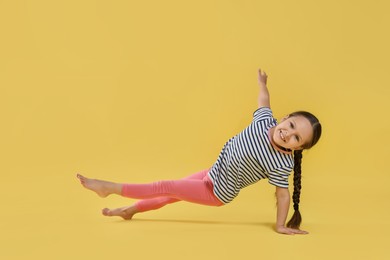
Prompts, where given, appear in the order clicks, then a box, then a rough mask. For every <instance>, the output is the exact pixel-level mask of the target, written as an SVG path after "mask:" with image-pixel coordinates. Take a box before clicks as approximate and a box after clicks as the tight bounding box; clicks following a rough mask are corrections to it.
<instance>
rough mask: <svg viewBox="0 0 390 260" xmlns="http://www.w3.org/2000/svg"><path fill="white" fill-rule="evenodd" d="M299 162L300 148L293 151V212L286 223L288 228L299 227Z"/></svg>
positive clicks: (300, 219) (300, 218) (300, 217)
mask: <svg viewBox="0 0 390 260" xmlns="http://www.w3.org/2000/svg"><path fill="white" fill-rule="evenodd" d="M301 162H302V150H296V151H294V192H293V196H292V198H293V202H294V214H293V216H292V217H291V219H290V221H289V222H288V223H287V227H289V228H299V226H300V225H301V222H302V216H301V213H300V212H299V200H300V196H301V188H302V186H301Z"/></svg>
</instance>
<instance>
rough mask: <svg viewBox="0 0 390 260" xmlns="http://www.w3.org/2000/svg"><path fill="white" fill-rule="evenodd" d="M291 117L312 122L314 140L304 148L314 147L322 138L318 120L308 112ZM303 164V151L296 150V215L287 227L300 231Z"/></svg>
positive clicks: (294, 199) (294, 200)
mask: <svg viewBox="0 0 390 260" xmlns="http://www.w3.org/2000/svg"><path fill="white" fill-rule="evenodd" d="M290 116H303V117H305V118H306V119H308V120H309V121H310V124H311V126H312V127H313V138H312V140H311V142H310V143H307V144H305V145H304V146H303V147H302V148H303V149H309V148H311V147H312V146H314V145H315V144H316V143H317V142H318V140H319V139H320V137H321V133H322V127H321V124H320V122H319V121H318V119H317V118H316V117H315V116H314V115H313V114H311V113H309V112H306V111H298V112H294V113H292V114H290ZM301 163H302V150H294V192H293V195H292V199H293V203H294V214H293V216H292V217H291V219H290V221H289V222H288V223H287V227H289V228H296V229H298V228H299V226H300V225H301V222H302V216H301V213H300V212H299V202H300V196H301V188H302V186H301Z"/></svg>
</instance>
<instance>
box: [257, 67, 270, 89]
mask: <svg viewBox="0 0 390 260" xmlns="http://www.w3.org/2000/svg"><path fill="white" fill-rule="evenodd" d="M267 78H268V76H267V74H265V72H264V71H261V69H259V77H258V79H259V84H260V85H267Z"/></svg>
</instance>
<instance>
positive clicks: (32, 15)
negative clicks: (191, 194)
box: [0, 0, 390, 259]
mask: <svg viewBox="0 0 390 260" xmlns="http://www.w3.org/2000/svg"><path fill="white" fill-rule="evenodd" d="M389 7H390V5H389V3H388V1H361V0H358V1H348V0H330V1H308V0H298V1H260V0H257V1H255V0H252V1H249V0H246V1H223V0H219V1H209V0H208V1H207V0H201V1H179V0H176V1H173V0H167V1H1V2H0V32H1V38H0V113H1V122H2V124H1V125H2V127H1V129H0V136H1V137H0V139H1V149H0V153H1V154H0V156H1V163H0V173H1V186H2V187H1V189H0V198H1V205H2V209H1V214H0V230H1V234H2V235H1V236H0V248H1V249H0V258H1V259H35V258H38V257H40V258H41V259H70V258H72V259H82V258H86V259H92V257H93V258H94V259H103V258H104V259H107V257H124V256H125V257H128V258H129V259H130V258H131V257H140V256H142V255H143V257H144V258H141V259H156V258H158V257H159V258H160V259H199V258H200V257H202V258H203V259H212V258H215V257H217V256H218V254H219V255H220V256H223V257H225V259H237V257H241V256H243V255H244V256H245V258H244V259H255V258H256V259H259V258H267V259H286V258H287V257H290V259H298V255H299V259H313V258H315V259H330V258H333V259H341V258H345V257H349V258H351V259H352V258H354V259H388V257H389V253H388V250H386V248H385V247H386V246H387V244H388V241H387V240H388V233H389V231H390V224H389V221H388V220H389V218H390V211H389V207H388V199H389V195H390V192H389V188H388V181H389V180H390V177H389V170H388V166H387V165H386V163H385V162H386V161H387V159H388V158H387V155H388V149H387V148H388V147H390V141H389V140H390V139H389V138H388V133H389V132H390V123H389V120H388V112H389V108H390V106H389V101H388V100H389V97H390V95H389V94H390V90H389V89H390V87H389V83H390V81H389V78H388V70H389V68H390V66H389V58H390V55H389V54H390V52H389V46H390V42H389V33H388V30H389V25H390V19H389V16H388V13H389ZM259 67H261V68H262V69H264V70H265V71H266V72H267V73H268V75H269V79H268V83H269V84H268V85H269V89H270V93H271V106H272V108H273V110H274V114H275V116H276V117H278V118H281V117H283V116H284V115H285V114H287V113H289V112H292V111H295V110H300V109H304V110H308V111H311V112H312V113H314V114H316V115H317V116H318V117H319V118H320V120H321V121H322V124H323V138H322V139H321V140H320V142H319V144H318V145H317V146H316V147H314V148H313V149H312V150H310V151H308V152H305V153H304V161H303V171H304V173H303V174H304V179H303V184H302V185H303V190H302V198H301V199H302V203H301V208H302V214H303V217H304V223H303V226H302V228H303V229H306V230H308V231H309V232H311V234H310V235H308V236H301V237H287V236H282V235H278V234H276V233H275V232H273V231H272V229H271V223H273V222H274V219H275V206H274V203H275V199H274V197H273V188H272V187H270V185H268V184H267V182H266V181H262V182H260V183H259V184H256V185H254V186H251V187H249V188H247V189H245V190H244V191H242V194H241V195H240V196H239V197H238V198H237V200H236V201H234V202H233V203H232V204H231V205H228V206H226V207H223V208H218V209H216V208H210V207H202V206H198V205H192V204H186V203H180V204H177V205H171V206H169V207H166V208H164V209H162V210H160V211H155V212H150V213H145V214H144V215H138V216H137V217H136V218H135V220H134V221H132V222H124V221H119V220H118V219H113V218H105V217H102V216H101V215H100V213H99V210H100V209H101V208H103V207H105V206H108V207H118V206H121V205H126V204H129V203H132V202H133V201H131V200H128V199H124V198H118V197H110V198H107V199H105V200H102V199H100V198H98V197H97V196H96V195H95V194H92V193H91V192H89V191H86V190H84V189H82V188H81V186H80V185H79V184H78V182H77V180H76V179H75V174H76V173H77V172H80V173H83V174H85V175H87V176H91V177H95V178H102V179H109V180H113V181H121V182H122V181H127V182H149V181H153V180H158V179H170V178H180V177H183V176H185V175H188V174H190V173H193V172H195V171H198V170H201V169H203V168H206V167H209V166H211V164H212V163H213V162H214V160H215V159H216V157H217V155H218V153H219V151H220V149H221V147H222V145H223V144H224V142H225V141H226V140H227V139H228V138H230V137H231V136H233V135H234V134H236V133H237V132H239V131H240V130H241V129H243V128H244V127H245V126H246V125H247V124H248V123H249V122H250V120H251V117H252V113H253V111H254V110H255V109H256V105H257V100H256V99H257V94H258V89H257V68H259ZM220 259H221V258H220Z"/></svg>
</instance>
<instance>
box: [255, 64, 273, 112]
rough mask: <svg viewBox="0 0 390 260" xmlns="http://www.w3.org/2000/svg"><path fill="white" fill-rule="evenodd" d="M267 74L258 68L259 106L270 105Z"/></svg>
mask: <svg viewBox="0 0 390 260" xmlns="http://www.w3.org/2000/svg"><path fill="white" fill-rule="evenodd" d="M267 78H268V76H267V74H265V72H264V71H261V69H259V76H258V80H259V87H260V93H259V99H258V102H259V108H260V107H271V105H270V101H269V93H268V88H267Z"/></svg>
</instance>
